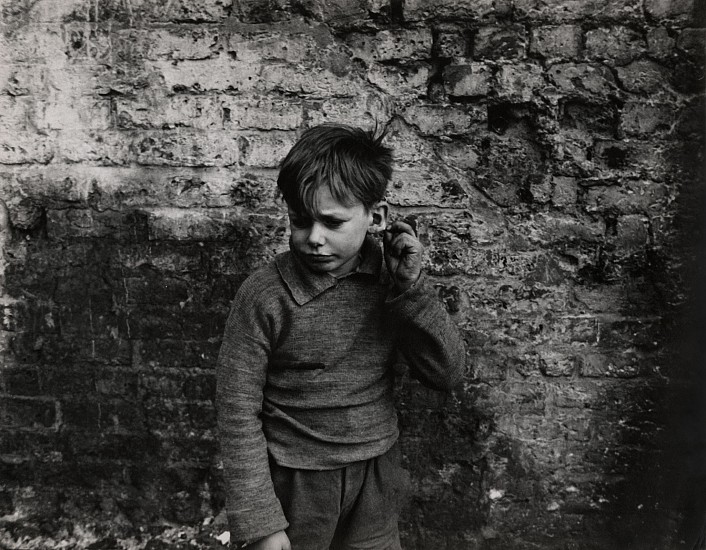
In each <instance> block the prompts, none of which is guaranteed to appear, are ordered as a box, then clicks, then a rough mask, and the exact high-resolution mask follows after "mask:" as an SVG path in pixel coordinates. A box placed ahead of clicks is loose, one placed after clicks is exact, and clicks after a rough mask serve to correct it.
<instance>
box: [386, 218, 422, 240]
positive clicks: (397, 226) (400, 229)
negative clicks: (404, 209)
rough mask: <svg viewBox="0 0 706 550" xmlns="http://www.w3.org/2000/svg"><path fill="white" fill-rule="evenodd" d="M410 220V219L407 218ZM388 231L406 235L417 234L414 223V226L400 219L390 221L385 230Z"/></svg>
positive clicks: (414, 235) (413, 235)
mask: <svg viewBox="0 0 706 550" xmlns="http://www.w3.org/2000/svg"><path fill="white" fill-rule="evenodd" d="M409 221H411V220H409ZM387 231H388V232H390V233H393V234H397V233H406V234H407V235H410V236H412V237H416V236H417V231H416V223H415V224H414V226H413V225H412V224H410V223H408V221H402V220H397V221H394V222H392V224H391V225H390V227H389V228H388V230H387Z"/></svg>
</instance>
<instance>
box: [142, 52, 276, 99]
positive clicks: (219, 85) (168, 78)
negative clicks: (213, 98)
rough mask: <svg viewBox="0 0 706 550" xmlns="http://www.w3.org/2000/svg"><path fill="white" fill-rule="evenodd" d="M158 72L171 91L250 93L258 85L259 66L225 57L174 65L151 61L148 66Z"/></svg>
mask: <svg viewBox="0 0 706 550" xmlns="http://www.w3.org/2000/svg"><path fill="white" fill-rule="evenodd" d="M148 66H149V67H150V68H151V69H152V70H154V71H155V72H156V73H157V74H159V75H160V76H161V77H162V78H163V81H164V85H165V86H166V88H167V89H168V90H172V91H195V92H205V91H228V92H249V91H252V90H254V89H255V88H256V87H258V83H259V82H260V79H259V77H260V76H261V72H262V67H261V66H260V65H258V64H254V63H249V62H244V61H239V60H234V59H232V58H230V57H228V56H224V55H220V56H219V57H215V58H209V59H200V60H191V59H186V60H183V61H181V62H179V63H177V64H174V63H173V62H172V61H168V60H156V61H152V62H150V63H149V65H148Z"/></svg>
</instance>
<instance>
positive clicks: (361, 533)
mask: <svg viewBox="0 0 706 550" xmlns="http://www.w3.org/2000/svg"><path fill="white" fill-rule="evenodd" d="M270 471H271V475H272V481H273V483H274V487H275V493H276V494H277V497H278V498H279V499H280V502H281V503H282V507H283V508H284V514H285V516H286V517H287V521H289V527H288V528H287V531H286V532H287V536H288V537H289V540H290V542H291V543H292V550H329V549H331V550H401V546H400V536H399V531H398V529H397V519H398V517H399V513H400V510H401V508H402V507H403V506H404V504H405V503H406V501H407V498H408V496H409V493H410V480H409V474H408V473H407V471H406V470H404V469H403V468H402V466H401V464H400V451H399V447H398V445H397V444H395V445H394V446H393V447H392V448H391V449H390V450H389V451H387V453H385V454H384V455H381V456H379V457H376V458H372V459H370V460H364V461H361V462H354V463H352V464H350V465H348V466H345V467H344V468H339V469H337V470H298V469H293V468H286V467H284V466H279V465H277V464H275V463H274V461H273V460H270Z"/></svg>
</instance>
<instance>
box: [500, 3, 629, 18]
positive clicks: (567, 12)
mask: <svg viewBox="0 0 706 550" xmlns="http://www.w3.org/2000/svg"><path fill="white" fill-rule="evenodd" d="M513 7H514V14H515V17H516V18H517V19H520V20H525V19H527V20H530V21H540V22H547V23H566V22H570V21H582V20H595V21H620V22H624V21H625V20H632V21H638V22H639V21H642V3H641V2H640V1H639V0H616V1H613V2H603V1H601V0H549V1H544V0H515V3H514V6H513Z"/></svg>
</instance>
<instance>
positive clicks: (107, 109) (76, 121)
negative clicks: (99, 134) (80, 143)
mask: <svg viewBox="0 0 706 550" xmlns="http://www.w3.org/2000/svg"><path fill="white" fill-rule="evenodd" d="M33 119H34V120H33V122H34V125H35V126H36V127H37V128H40V129H42V130H107V129H109V128H110V127H111V126H112V125H113V121H112V115H111V105H110V101H109V100H106V99H93V98H90V97H77V98H70V97H67V98H65V99H64V100H62V101H52V102H40V103H38V104H37V105H36V111H35V113H34V117H33Z"/></svg>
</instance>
